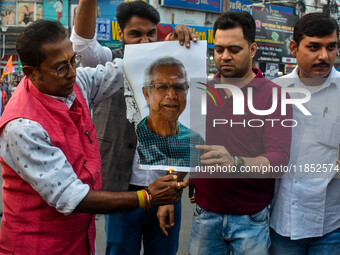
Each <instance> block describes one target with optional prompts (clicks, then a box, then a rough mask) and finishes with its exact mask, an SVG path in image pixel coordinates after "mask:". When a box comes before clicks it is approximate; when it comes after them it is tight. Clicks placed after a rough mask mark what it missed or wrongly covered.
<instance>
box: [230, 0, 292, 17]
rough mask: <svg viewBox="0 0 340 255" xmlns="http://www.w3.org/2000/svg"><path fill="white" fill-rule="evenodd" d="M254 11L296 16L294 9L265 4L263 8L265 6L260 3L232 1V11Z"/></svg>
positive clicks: (245, 0) (242, 0) (241, 0)
mask: <svg viewBox="0 0 340 255" xmlns="http://www.w3.org/2000/svg"><path fill="white" fill-rule="evenodd" d="M252 9H255V10H262V11H267V12H271V13H278V14H283V15H294V9H293V8H289V7H285V6H279V5H274V4H265V5H264V7H263V4H261V3H259V2H254V1H248V0H230V10H231V11H245V12H249V13H250V12H251V10H252Z"/></svg>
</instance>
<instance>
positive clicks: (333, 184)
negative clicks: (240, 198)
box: [270, 67, 340, 240]
mask: <svg viewBox="0 0 340 255" xmlns="http://www.w3.org/2000/svg"><path fill="white" fill-rule="evenodd" d="M273 82H276V83H277V84H279V85H281V86H282V87H294V88H304V87H305V85H304V84H303V83H302V82H301V80H300V79H299V77H298V67H297V68H295V69H294V70H293V72H292V73H291V74H289V75H285V76H283V77H281V78H278V79H275V80H274V81H273ZM290 97H291V98H302V97H304V95H302V94H296V93H290ZM339 100H340V73H339V72H337V71H336V70H335V68H334V67H333V69H332V71H331V73H330V75H329V77H328V78H327V80H326V81H325V82H324V83H323V84H322V85H321V86H320V87H319V88H318V89H316V90H312V91H311V99H310V100H309V102H307V103H305V104H303V105H304V106H305V107H306V109H307V110H308V111H309V112H310V113H311V114H312V116H305V115H304V114H303V113H302V112H301V111H300V110H299V109H298V108H297V107H296V106H295V105H294V106H293V119H294V120H296V121H297V122H298V124H297V126H296V127H294V128H293V129H292V131H293V133H292V144H291V152H290V161H289V166H290V172H289V173H285V174H284V175H283V176H282V178H281V179H277V180H276V187H275V196H274V199H273V203H272V206H273V207H272V208H273V209H272V215H271V221H270V225H271V227H272V228H273V229H274V230H275V231H276V232H277V233H278V234H280V235H282V236H287V237H290V238H291V239H292V240H297V239H302V238H309V237H318V236H323V235H325V234H327V233H329V232H331V231H333V230H335V229H337V228H339V227H340V193H339V192H340V179H339V178H334V177H335V176H336V175H338V177H339V176H340V174H339V173H338V172H337V171H336V168H335V167H336V159H337V148H338V145H339V144H340V102H339ZM320 172H321V173H320Z"/></svg>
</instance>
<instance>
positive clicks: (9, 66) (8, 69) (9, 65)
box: [1, 55, 13, 80]
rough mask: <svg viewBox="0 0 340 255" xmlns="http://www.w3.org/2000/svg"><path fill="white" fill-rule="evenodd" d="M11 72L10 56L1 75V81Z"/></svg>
mask: <svg viewBox="0 0 340 255" xmlns="http://www.w3.org/2000/svg"><path fill="white" fill-rule="evenodd" d="M12 70H13V63H12V55H11V56H10V57H9V60H8V62H7V64H6V67H5V69H4V72H3V73H2V76H1V80H2V79H3V78H4V76H5V75H6V74H9V73H12Z"/></svg>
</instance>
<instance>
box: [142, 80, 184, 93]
mask: <svg viewBox="0 0 340 255" xmlns="http://www.w3.org/2000/svg"><path fill="white" fill-rule="evenodd" d="M148 87H154V88H155V89H156V90H157V91H159V92H167V91H169V90H170V88H171V87H172V88H173V89H174V90H175V92H179V93H183V92H186V91H187V90H188V88H189V86H188V84H186V83H175V84H171V85H170V84H169V83H166V82H157V83H155V84H150V85H149V86H148Z"/></svg>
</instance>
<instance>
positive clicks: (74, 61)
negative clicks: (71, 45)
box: [37, 54, 82, 78]
mask: <svg viewBox="0 0 340 255" xmlns="http://www.w3.org/2000/svg"><path fill="white" fill-rule="evenodd" d="M81 59H82V56H81V55H77V54H76V55H74V56H73V57H72V58H71V60H70V62H68V63H67V64H63V65H62V66H59V67H58V68H57V70H53V71H52V70H48V71H50V72H53V73H55V72H56V73H57V75H58V76H59V77H60V78H64V77H65V76H66V75H67V74H68V71H69V70H70V65H71V66H72V68H73V70H76V68H77V67H79V65H80V62H81ZM37 68H38V70H40V69H41V68H39V67H37Z"/></svg>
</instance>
